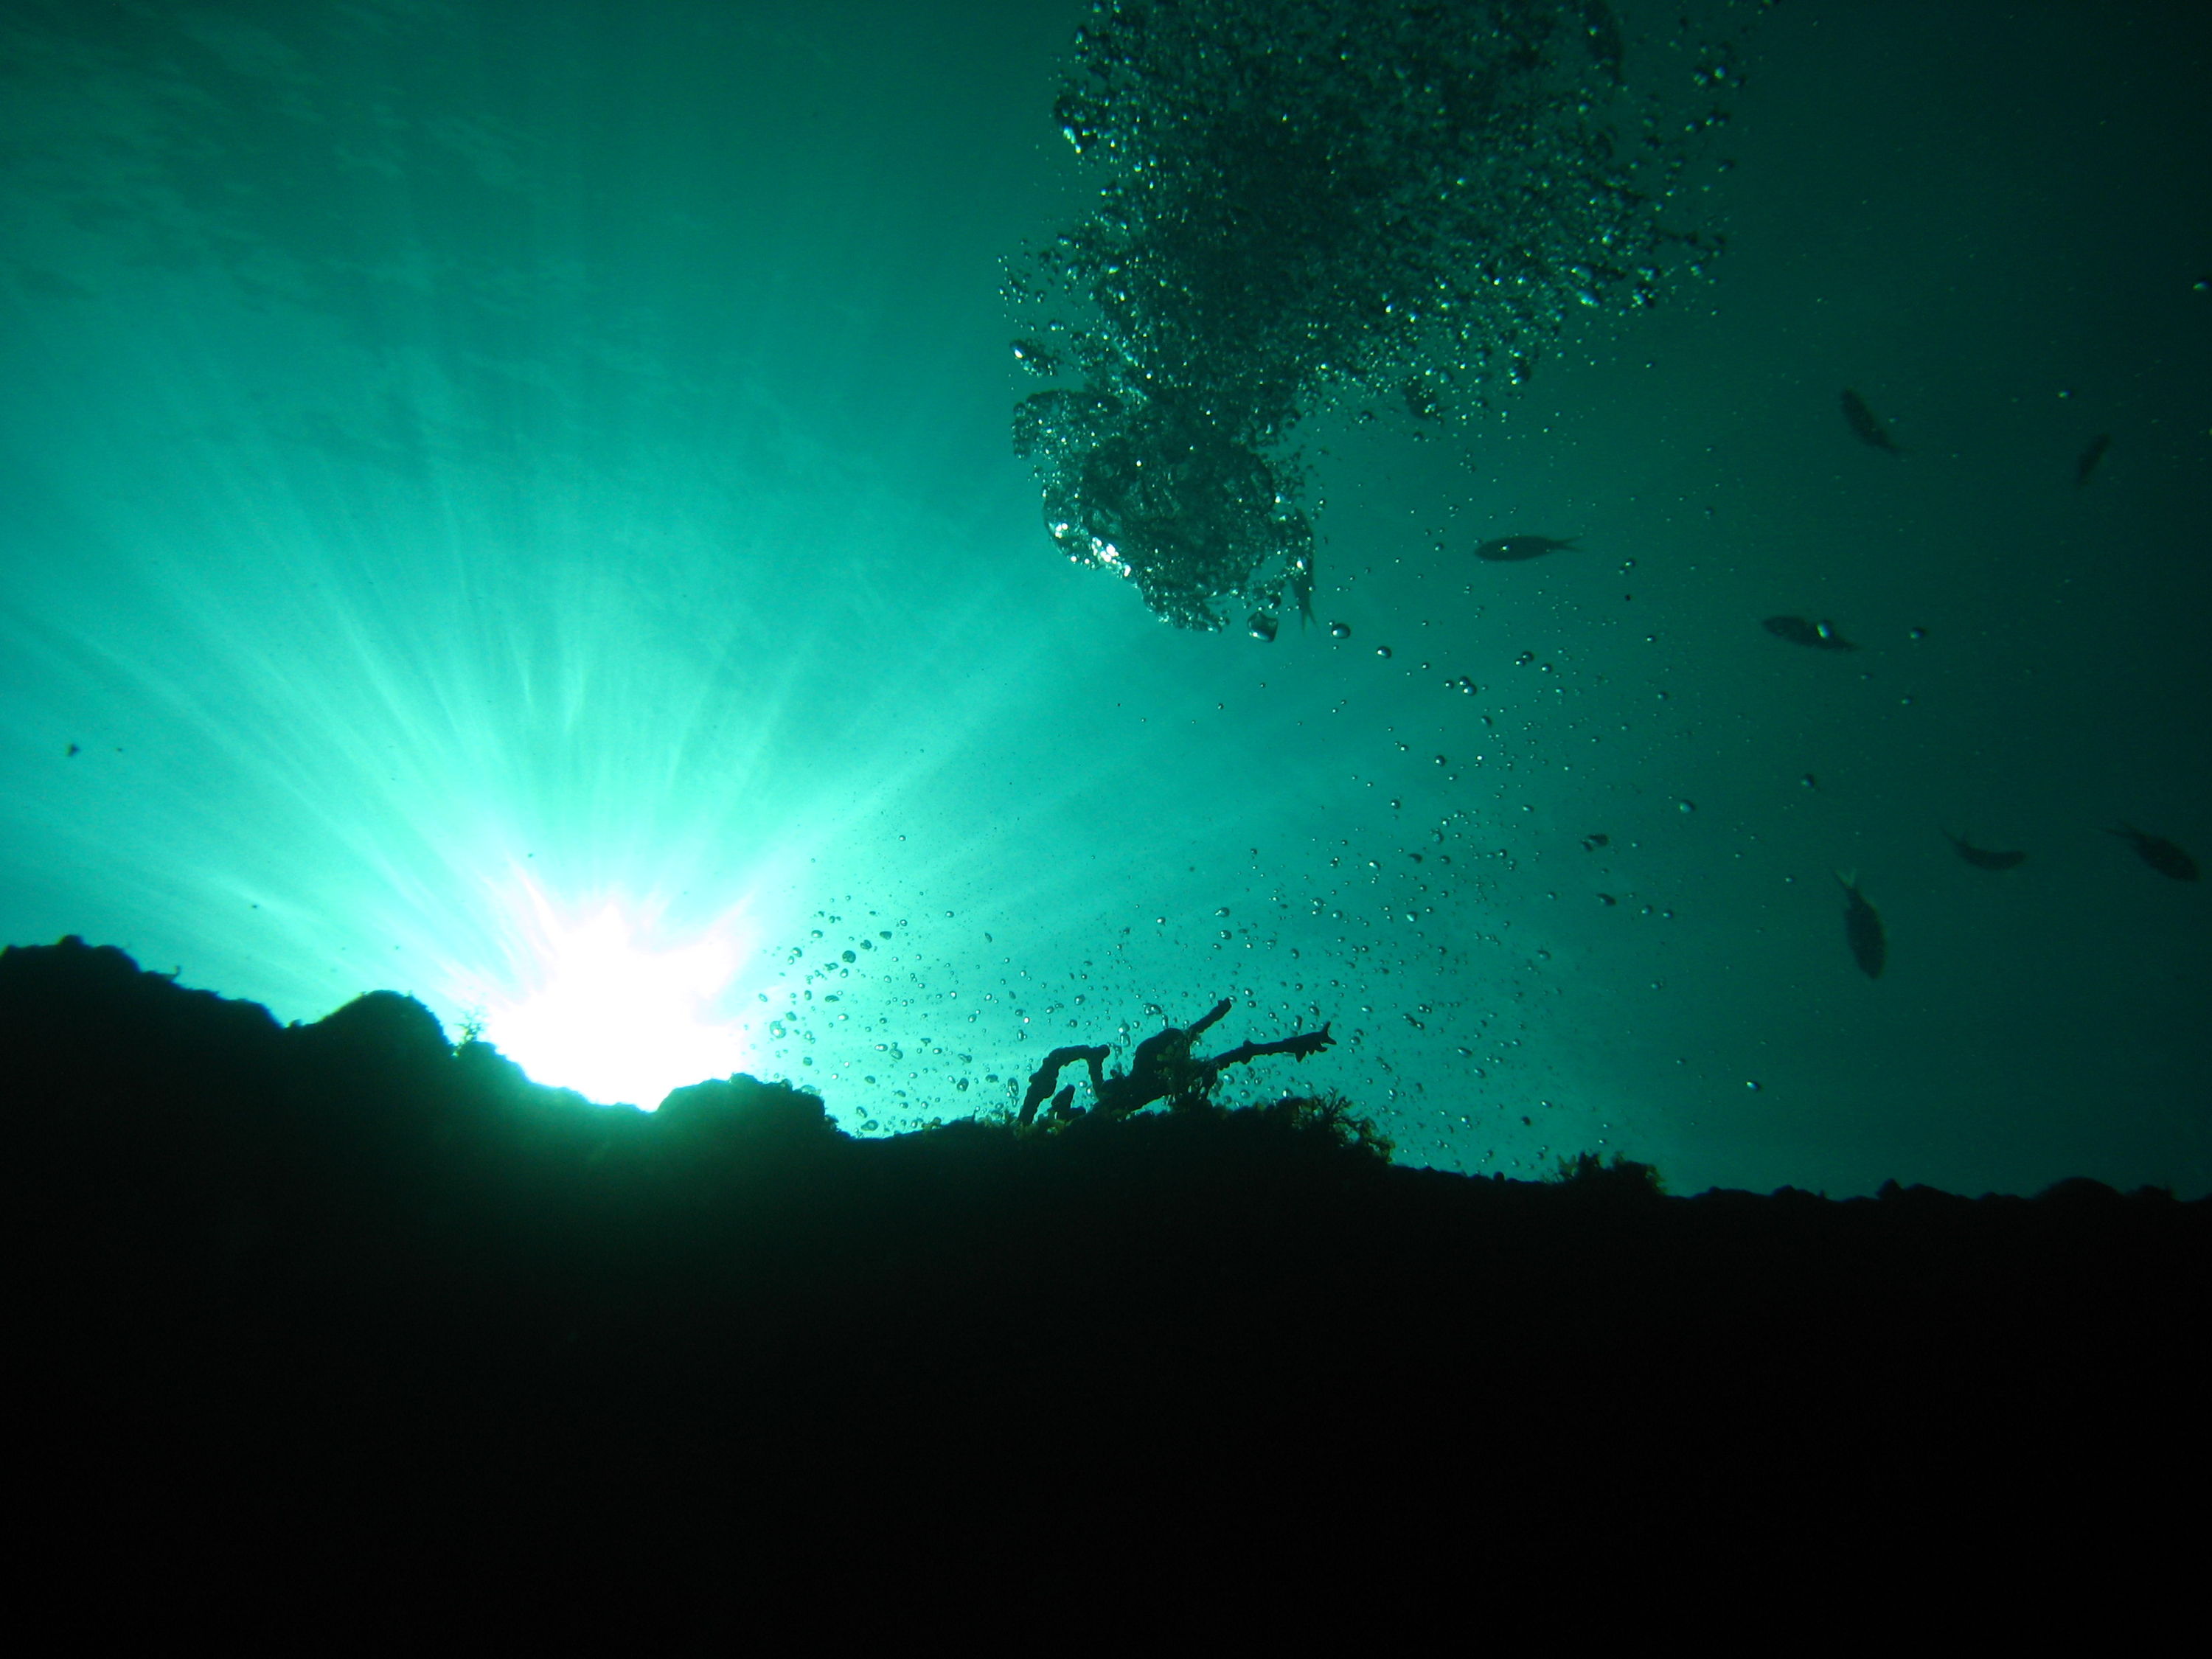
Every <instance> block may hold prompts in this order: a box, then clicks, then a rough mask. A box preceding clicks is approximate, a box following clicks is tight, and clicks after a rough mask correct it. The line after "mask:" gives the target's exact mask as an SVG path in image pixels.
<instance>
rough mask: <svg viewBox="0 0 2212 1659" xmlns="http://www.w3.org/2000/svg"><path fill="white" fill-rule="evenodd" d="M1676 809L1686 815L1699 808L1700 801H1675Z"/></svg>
mask: <svg viewBox="0 0 2212 1659" xmlns="http://www.w3.org/2000/svg"><path fill="white" fill-rule="evenodd" d="M1674 810H1675V811H1677V812H1680V813H1682V814H1684V815H1685V816H1686V815H1687V814H1689V813H1692V812H1694V811H1697V810H1698V803H1697V802H1695V801H1693V800H1678V801H1676V802H1675V803H1674Z"/></svg>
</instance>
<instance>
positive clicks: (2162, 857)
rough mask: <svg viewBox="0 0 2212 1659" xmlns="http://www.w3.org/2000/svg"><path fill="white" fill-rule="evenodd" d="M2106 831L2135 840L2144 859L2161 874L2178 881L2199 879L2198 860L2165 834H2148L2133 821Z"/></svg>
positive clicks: (2125, 839) (2122, 838) (2110, 834)
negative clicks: (2137, 827)
mask: <svg viewBox="0 0 2212 1659" xmlns="http://www.w3.org/2000/svg"><path fill="white" fill-rule="evenodd" d="M2105 833H2106V835H2108V836H2119V837H2120V839H2121V840H2123V841H2130V842H2134V843H2135V848H2136V853H2137V854H2139V855H2140V856H2141V857H2142V861H2143V862H2144V863H2145V864H2148V866H2150V867H2151V868H2152V869H2154V870H2155V871H2157V872H2159V874H2160V875H2161V876H2171V877H2172V878H2173V879H2174V880H2176V881H2194V880H2196V879H2197V860H2195V859H2193V858H2191V857H2190V856H2189V854H2186V853H2185V852H2183V851H2182V850H2181V849H2180V848H2179V847H2176V846H2175V845H2174V844H2173V843H2172V842H2170V841H2168V840H2167V839H2166V837H2165V836H2146V835H2145V834H2143V832H2142V830H2140V829H2136V827H2135V826H2134V825H2133V824H2131V823H2124V824H2122V825H2121V826H2120V827H2119V828H2118V829H2107V830H2106V831H2105Z"/></svg>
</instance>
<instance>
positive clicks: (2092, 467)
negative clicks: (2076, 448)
mask: <svg viewBox="0 0 2212 1659" xmlns="http://www.w3.org/2000/svg"><path fill="white" fill-rule="evenodd" d="M2111 447H2112V434H2111V433H2109V432H2100V433H2099V434H2098V435H2096V436H2095V437H2093V438H2092V439H2090V440H2089V447H2087V449H2085V450H2083V451H2082V452H2081V459H2080V460H2078V461H2076V462H2075V463H2074V487H2075V489H2080V488H2081V486H2082V485H2083V484H2085V483H2088V482H2089V475H2090V474H2091V473H2092V472H2094V471H2096V470H2097V463H2098V462H2100V461H2101V460H2103V459H2105V452H2106V450H2108V449H2110V448H2111Z"/></svg>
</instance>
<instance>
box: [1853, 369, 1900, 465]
mask: <svg viewBox="0 0 2212 1659" xmlns="http://www.w3.org/2000/svg"><path fill="white" fill-rule="evenodd" d="M1844 419H1845V420H1846V421H1848V422H1850V427H1851V431H1852V433H1853V434H1854V435H1856V436H1857V439H1858V441H1860V442H1861V443H1863V444H1867V445H1869V446H1871V447H1874V448H1875V449H1879V450H1881V452H1882V453H1884V454H1885V455H1902V454H1904V453H1905V452H1904V451H1903V450H1901V449H1899V447H1897V441H1896V440H1895V439H1894V438H1892V437H1891V436H1890V435H1889V434H1888V432H1887V430H1886V429H1885V428H1883V426H1882V423H1881V422H1880V421H1877V420H1876V419H1875V417H1874V410H1871V409H1869V408H1868V407H1867V401H1866V399H1865V398H1862V397H1860V396H1859V394H1858V393H1857V392H1853V391H1852V390H1851V389H1850V387H1848V386H1846V387H1845V388H1844Z"/></svg>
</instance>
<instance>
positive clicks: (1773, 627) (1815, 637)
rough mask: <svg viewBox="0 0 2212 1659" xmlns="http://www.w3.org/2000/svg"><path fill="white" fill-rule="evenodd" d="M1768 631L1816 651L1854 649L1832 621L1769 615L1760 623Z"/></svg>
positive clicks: (1794, 643) (1855, 647)
mask: <svg viewBox="0 0 2212 1659" xmlns="http://www.w3.org/2000/svg"><path fill="white" fill-rule="evenodd" d="M1761 625H1762V626H1763V627H1764V628H1765V629H1766V631H1767V632H1768V633H1770V634H1772V635H1776V636H1777V637H1778V638H1781V639H1785V640H1787V641H1790V644H1792V645H1809V646H1811V647H1813V648H1814V649H1815V650H1817V651H1856V650H1857V649H1858V647H1857V646H1856V645H1853V644H1852V643H1851V642H1850V641H1849V640H1847V639H1845V638H1844V636H1843V635H1842V634H1841V633H1840V632H1839V631H1838V629H1837V627H1836V625H1835V623H1832V622H1808V621H1807V620H1806V619H1805V618H1804V617H1768V618H1767V619H1766V621H1765V623H1763V624H1761Z"/></svg>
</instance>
